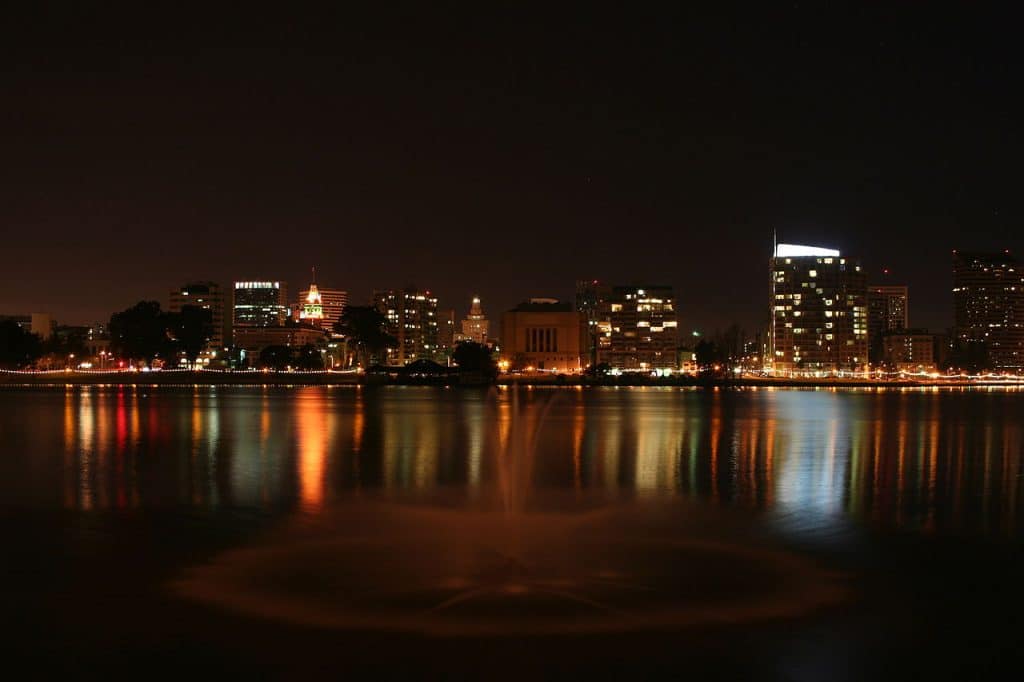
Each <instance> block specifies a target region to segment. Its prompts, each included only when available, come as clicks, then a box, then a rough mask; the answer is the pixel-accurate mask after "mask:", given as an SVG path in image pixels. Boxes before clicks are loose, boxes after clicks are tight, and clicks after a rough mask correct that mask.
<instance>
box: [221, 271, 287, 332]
mask: <svg viewBox="0 0 1024 682" xmlns="http://www.w3.org/2000/svg"><path fill="white" fill-rule="evenodd" d="M288 316H289V310H288V286H287V284H285V283H284V282H279V281H270V280H267V281H246V282H235V287H234V301H233V305H232V326H233V327H234V328H235V329H236V330H237V329H238V328H239V327H280V326H282V325H283V324H284V323H285V320H287V319H288Z"/></svg>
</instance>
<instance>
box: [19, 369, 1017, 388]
mask: <svg viewBox="0 0 1024 682" xmlns="http://www.w3.org/2000/svg"><path fill="white" fill-rule="evenodd" d="M495 384H496V385H499V386H520V385H521V386H538V387H545V386H552V387H563V386H564V387H582V388H588V387H617V386H623V387H648V386H650V387H686V388H975V387H979V388H982V387H993V386H998V387H1024V379H1022V380H1019V381H1007V380H998V379H977V380H959V381H958V380H952V379H923V380H917V379H903V380H868V379H835V378H828V379H824V378H823V379H768V378H759V377H745V378H739V379H698V378H696V377H692V378H691V377H684V378H648V377H622V376H620V377H614V378H606V379H601V380H594V379H588V378H585V377H564V376H563V377H553V376H552V377H548V376H540V377H522V376H516V377H499V378H498V380H497V381H496V382H495ZM97 385H114V386H187V385H192V386H195V385H202V386H357V385H358V386H447V387H471V386H472V387H479V386H488V385H491V384H489V383H487V382H479V381H468V382H461V383H460V382H459V381H458V380H457V378H456V380H455V381H452V380H451V378H450V377H442V378H437V379H434V378H422V379H405V380H386V381H383V380H375V379H374V378H373V377H371V378H369V380H367V377H366V376H365V375H359V374H356V373H354V372H213V371H210V370H201V371H178V370H175V371H159V372H61V371H57V372H9V371H3V372H0V386H97Z"/></svg>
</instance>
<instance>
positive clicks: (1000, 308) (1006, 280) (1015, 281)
mask: <svg viewBox="0 0 1024 682" xmlns="http://www.w3.org/2000/svg"><path fill="white" fill-rule="evenodd" d="M953 316H954V333H955V334H956V340H957V342H958V343H960V344H971V343H980V344H984V347H985V350H986V351H987V353H988V359H989V362H990V363H991V366H992V367H993V368H996V369H1018V368H1020V367H1024V270H1022V269H1021V264H1020V262H1019V261H1018V260H1017V259H1016V258H1014V257H1013V256H1011V255H1010V254H1009V253H1008V252H1003V253H969V252H960V251H954V252H953Z"/></svg>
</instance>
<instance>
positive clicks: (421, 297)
mask: <svg viewBox="0 0 1024 682" xmlns="http://www.w3.org/2000/svg"><path fill="white" fill-rule="evenodd" d="M373 300H374V305H375V306H376V307H377V309H378V310H380V312H381V313H382V314H383V315H384V320H385V327H386V330H387V332H388V334H391V335H392V336H394V337H395V338H396V339H397V340H398V345H397V347H395V348H389V349H388V353H387V361H388V364H389V365H405V364H408V363H410V362H413V361H415V360H433V361H435V362H443V361H444V353H443V349H442V348H441V344H440V340H439V330H438V323H437V297H436V296H433V295H431V293H430V292H429V291H421V290H419V289H416V288H415V287H407V288H405V289H387V290H384V291H376V292H374V294H373Z"/></svg>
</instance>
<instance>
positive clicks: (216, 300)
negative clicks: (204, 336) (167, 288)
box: [167, 282, 225, 350]
mask: <svg viewBox="0 0 1024 682" xmlns="http://www.w3.org/2000/svg"><path fill="white" fill-rule="evenodd" d="M185 306H195V307H197V308H203V309H204V310H209V311H210V318H211V319H210V321H211V324H212V332H211V334H210V339H209V341H208V343H207V348H208V349H209V350H217V349H220V348H223V347H224V338H225V327H224V322H225V320H224V292H223V291H221V288H220V285H219V284H217V283H216V282H190V283H188V284H185V285H183V286H181V287H179V288H177V289H174V290H173V291H171V294H170V297H169V300H168V305H167V309H168V310H169V311H170V312H172V313H180V312H181V309H182V308H184V307H185Z"/></svg>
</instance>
